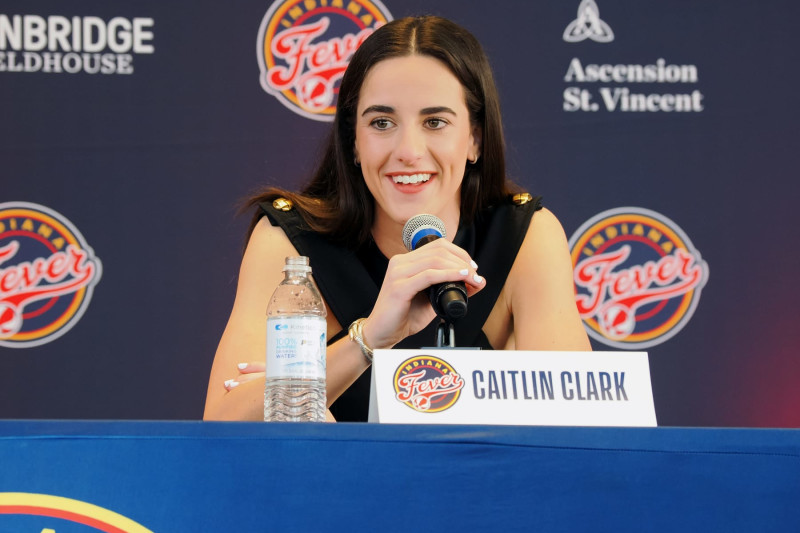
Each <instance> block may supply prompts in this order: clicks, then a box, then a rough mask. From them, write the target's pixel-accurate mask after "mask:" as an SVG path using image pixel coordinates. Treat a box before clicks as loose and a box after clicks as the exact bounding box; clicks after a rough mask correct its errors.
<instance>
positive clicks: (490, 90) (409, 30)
mask: <svg viewBox="0 0 800 533" xmlns="http://www.w3.org/2000/svg"><path fill="white" fill-rule="evenodd" d="M414 54H416V55H424V56H430V57H434V58H436V59H438V60H440V61H441V62H442V63H444V64H445V65H446V66H447V67H448V68H449V69H450V71H451V72H452V73H453V74H454V75H455V76H456V78H458V80H459V81H460V82H461V85H462V86H463V87H464V94H465V97H466V104H467V108H468V109H469V113H470V119H471V122H472V124H473V125H475V126H478V127H479V128H480V131H481V144H480V147H481V156H480V158H479V159H478V161H477V163H475V164H468V165H467V168H466V171H465V173H464V179H463V181H462V184H461V211H460V216H461V219H460V224H461V225H464V224H469V223H471V221H472V220H473V218H474V216H475V214H476V213H477V212H478V211H479V210H481V209H483V208H485V207H488V206H490V205H493V204H496V203H498V202H500V201H501V200H502V199H503V198H504V197H505V196H506V195H507V194H508V193H509V191H510V190H511V188H512V185H511V183H510V182H509V181H508V180H507V179H506V175H505V143H504V141H503V126H502V120H501V117H500V102H499V98H498V95H497V88H496V87H495V83H494V78H493V76H492V70H491V67H490V66H489V60H488V59H487V57H486V54H485V53H484V51H483V48H482V47H481V45H480V43H479V42H478V40H477V39H476V38H475V37H474V36H473V35H472V34H471V33H469V32H468V31H467V30H465V29H464V28H462V27H461V26H459V25H457V24H455V23H454V22H451V21H449V20H447V19H444V18H441V17H435V16H424V17H408V18H402V19H398V20H395V21H392V22H390V23H388V24H386V25H385V26H383V27H381V28H379V29H378V30H377V31H375V33H373V34H372V35H370V36H369V37H368V38H367V39H366V40H365V41H364V43H363V44H361V46H360V47H359V48H358V50H356V52H355V53H354V54H353V57H352V59H351V60H350V64H349V65H348V67H347V70H346V71H345V74H344V76H343V78H342V83H341V85H340V87H339V100H338V104H337V109H336V117H335V118H334V122H333V129H332V130H331V133H330V135H329V137H328V139H327V142H326V144H325V149H324V153H323V157H322V160H321V162H320V164H319V166H318V167H317V170H316V173H315V174H314V177H313V178H312V180H311V181H310V182H309V183H308V185H306V186H305V188H303V189H302V191H301V192H300V193H293V192H290V191H286V190H283V189H280V188H276V187H271V188H268V189H266V190H264V191H262V192H261V193H260V194H257V195H256V196H254V197H252V198H250V199H249V200H248V202H247V207H252V206H255V205H257V204H259V203H261V202H271V201H272V200H274V199H275V198H278V197H281V196H282V197H285V198H288V199H290V200H291V201H292V202H293V203H294V205H295V207H296V208H297V209H298V210H299V211H300V213H301V215H302V216H303V218H304V219H305V221H306V222H307V223H308V224H309V226H310V227H311V228H312V229H313V230H314V231H317V232H320V233H323V234H327V235H329V236H330V237H331V238H333V239H334V240H336V241H341V242H346V243H350V244H355V245H360V244H363V243H364V242H366V241H367V240H368V239H369V237H370V231H371V229H372V223H373V220H374V213H375V206H374V199H373V197H372V194H371V193H370V192H369V190H368V189H367V186H366V184H365V182H364V178H363V176H362V174H361V169H360V168H359V167H358V166H356V164H355V161H354V147H355V124H356V110H357V107H358V97H359V94H360V92H361V85H362V84H363V83H364V78H365V77H366V75H367V73H368V72H369V70H370V69H371V68H372V67H373V66H374V65H375V64H376V63H378V62H379V61H383V60H385V59H390V58H394V57H404V56H409V55H414ZM258 218H259V214H256V216H255V218H254V220H253V223H252V224H251V226H250V231H252V229H253V227H255V223H256V222H257V221H258Z"/></svg>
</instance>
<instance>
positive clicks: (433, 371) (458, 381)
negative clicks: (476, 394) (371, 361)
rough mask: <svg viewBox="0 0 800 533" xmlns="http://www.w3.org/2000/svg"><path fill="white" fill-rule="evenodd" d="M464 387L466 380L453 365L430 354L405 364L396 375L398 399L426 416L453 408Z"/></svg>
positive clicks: (398, 368)
mask: <svg viewBox="0 0 800 533" xmlns="http://www.w3.org/2000/svg"><path fill="white" fill-rule="evenodd" d="M463 387H464V380H463V379H462V378H461V376H460V375H459V374H458V372H456V371H455V370H454V369H453V367H452V366H450V364H448V363H447V362H446V361H444V360H443V359H439V358H438V357H432V356H429V355H421V356H418V357H412V358H411V359H408V360H406V361H404V362H403V363H402V364H401V365H400V366H399V367H397V371H396V372H395V373H394V390H395V398H397V399H398V401H401V402H403V403H405V404H406V405H407V406H409V407H411V408H412V409H414V410H415V411H419V412H422V413H438V412H440V411H444V410H445V409H449V408H450V407H452V406H453V405H454V404H455V403H456V402H457V401H458V397H459V396H460V395H461V389H462V388H463Z"/></svg>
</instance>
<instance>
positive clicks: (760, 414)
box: [0, 0, 800, 427]
mask: <svg viewBox="0 0 800 533" xmlns="http://www.w3.org/2000/svg"><path fill="white" fill-rule="evenodd" d="M336 4H337V3H336V1H335V0H330V2H327V1H326V2H323V1H321V0H320V1H316V2H314V1H312V2H297V1H295V2H283V1H281V0H277V1H275V2H270V1H256V0H241V1H238V2H235V3H234V4H231V5H227V6H224V7H223V6H222V5H221V4H220V3H219V2H214V1H210V0H199V1H195V2H179V3H176V2H169V3H163V2H155V1H151V0H144V1H137V2H133V1H124V2H113V3H109V2H99V1H91V0H70V1H68V2H55V1H45V0H39V1H36V2H23V1H19V0H6V1H4V2H3V5H2V7H0V102H2V104H0V105H2V114H1V115H0V116H1V117H2V118H0V418H89V419H98V418H108V419H197V418H200V417H201V415H202V409H203V401H204V397H205V390H206V385H207V377H208V373H209V370H210V365H211V361H212V359H213V355H214V351H215V349H216V343H217V342H218V340H219V337H220V335H221V333H222V330H223V328H224V326H225V321H226V320H227V316H228V313H229V312H230V308H231V305H232V302H233V296H234V291H235V286H236V285H235V284H236V276H237V270H238V264H239V260H240V256H241V249H242V245H243V238H244V232H245V228H246V226H247V222H248V217H247V216H239V217H237V216H236V212H237V209H238V206H239V204H240V201H241V200H242V199H243V198H244V197H246V196H247V195H248V194H250V193H251V192H252V191H253V190H254V189H256V188H257V187H259V186H261V185H264V184H280V185H283V186H288V187H298V186H299V185H300V184H301V183H302V181H303V180H304V179H305V178H306V177H307V176H308V173H309V171H310V170H311V169H312V168H313V166H314V162H315V160H316V159H317V155H318V149H319V146H320V143H321V140H322V139H323V137H324V135H325V134H326V132H327V130H328V128H329V123H328V122H325V121H324V120H320V119H321V118H324V116H325V112H326V111H325V109H326V107H325V105H324V104H325V102H326V100H325V96H326V92H325V91H326V89H330V87H331V86H330V85H326V83H327V82H331V81H335V77H334V78H333V79H332V80H331V79H328V80H322V81H320V80H319V79H316V78H314V79H311V80H310V81H309V82H308V83H306V84H305V85H303V86H302V87H299V88H298V89H297V91H296V92H293V89H291V90H290V89H284V90H282V91H280V90H273V93H278V94H280V95H281V96H280V97H278V96H275V94H271V93H270V92H268V91H267V90H266V89H265V86H266V87H269V83H268V81H267V80H266V79H261V78H264V76H262V74H261V69H260V63H263V64H264V65H266V67H270V66H272V67H276V66H278V67H280V66H281V65H283V66H284V67H285V66H286V65H289V64H290V63H288V62H287V61H288V60H286V59H285V58H284V59H281V58H280V57H278V56H276V55H273V54H272V53H271V52H270V50H271V49H270V46H269V45H270V43H269V42H267V46H266V51H265V41H264V39H269V38H270V36H277V37H280V36H281V35H283V34H281V32H284V31H286V30H289V29H291V28H297V27H299V26H301V25H302V24H311V23H314V22H316V21H319V20H320V19H322V18H324V17H328V18H329V20H330V21H331V22H330V28H328V29H327V30H326V31H327V33H325V34H323V35H322V36H320V37H316V38H315V39H316V40H314V41H309V42H310V43H311V44H312V45H313V44H315V43H317V44H318V43H321V42H323V41H326V40H328V41H326V42H333V41H331V39H336V38H339V39H340V42H341V43H344V42H345V39H344V37H345V36H346V35H347V34H352V35H355V34H357V33H358V31H359V29H360V28H369V27H371V26H370V25H374V23H375V22H376V21H379V20H380V19H381V17H384V18H387V19H389V18H398V17H401V16H405V15H409V14H420V13H433V14H439V15H443V16H446V17H449V18H452V19H454V20H455V21H457V22H459V23H461V24H463V25H464V26H466V27H467V28H468V29H470V30H471V31H472V32H473V33H475V34H476V36H477V37H478V38H479V39H480V40H481V42H482V43H483V44H484V46H485V49H486V51H487V53H488V55H489V56H490V59H491V60H492V64H493V67H494V70H495V75H496V79H497V83H498V86H499V89H500V93H501V103H502V107H503V111H504V117H505V128H506V136H507V144H508V164H509V165H508V166H509V172H510V175H511V177H512V178H513V179H514V180H515V181H516V182H518V183H519V184H521V185H523V186H524V187H525V188H526V189H528V190H529V191H531V192H532V193H535V194H541V195H543V196H544V198H545V204H546V205H547V206H548V207H549V208H550V209H551V210H552V211H553V212H554V213H555V214H556V215H557V216H558V217H559V219H560V220H561V221H562V223H563V225H564V228H565V231H566V233H567V236H568V237H572V242H573V244H574V245H575V246H576V249H575V256H576V261H578V260H581V259H583V258H586V257H589V256H591V255H592V254H595V253H598V254H599V253H601V252H602V251H613V249H615V248H614V247H615V246H617V247H619V246H622V245H625V243H626V242H628V244H629V247H631V248H632V250H633V252H636V251H637V248H636V246H639V245H642V243H644V244H643V245H644V246H645V248H646V247H647V246H649V247H650V248H649V249H650V250H655V252H658V253H655V252H652V253H651V256H652V257H653V260H654V261H655V260H656V259H658V258H661V257H665V256H667V255H669V253H670V252H671V251H672V250H673V246H675V247H676V248H681V247H683V248H681V249H686V250H688V253H691V254H694V255H692V257H693V258H694V259H692V261H693V262H694V263H695V264H696V265H697V266H698V269H699V268H700V267H701V266H702V267H703V268H702V272H701V271H700V270H698V272H701V278H702V279H701V281H700V282H699V284H697V285H695V286H693V287H692V288H691V291H689V292H683V293H680V294H678V293H677V292H676V293H675V294H673V295H672V296H670V298H672V300H671V301H669V302H667V301H664V302H658V301H656V302H652V301H651V302H650V303H649V304H648V305H645V306H640V307H638V308H637V309H633V310H632V309H630V308H628V309H627V311H629V312H630V313H634V312H635V313H636V316H635V317H633V316H632V315H630V313H629V315H630V316H629V315H626V314H625V313H624V312H623V311H625V309H622V311H621V310H620V309H621V308H620V307H619V306H611V307H609V308H608V311H607V313H606V314H605V315H602V317H601V315H596V316H595V317H594V318H592V317H591V316H587V319H586V320H587V327H588V328H589V329H590V330H592V331H593V332H594V334H593V337H592V338H593V341H592V342H593V346H594V348H595V349H598V350H615V349H626V347H629V348H631V349H639V348H637V346H638V345H636V344H635V343H633V344H626V342H629V341H630V340H631V339H634V338H637V339H642V341H641V342H640V344H639V345H641V346H644V347H643V348H641V349H644V350H646V351H648V352H649V354H650V365H651V374H652V379H653V389H654V396H655V402H656V410H657V415H658V420H659V424H660V425H689V426H695V425H697V426H777V427H800V409H798V408H797V406H798V405H800V387H797V385H796V384H797V383H798V380H800V361H798V360H797V357H796V353H797V351H798V348H800V334H799V333H798V329H800V328H798V327H797V324H798V322H799V321H798V319H799V318H800V313H799V312H798V310H797V306H796V304H797V301H798V296H800V293H799V291H798V287H797V285H795V283H794V281H793V280H794V277H795V275H796V274H797V272H798V266H800V265H798V263H800V261H799V260H798V259H799V258H800V252H799V251H798V250H797V248H796V246H795V244H796V242H797V240H798V239H797V237H798V230H797V227H798V222H800V217H798V214H797V208H796V207H795V205H794V203H795V201H796V198H797V197H798V192H799V191H798V189H799V188H800V187H799V186H798V184H797V179H796V174H797V167H798V160H799V159H800V158H799V157H798V155H797V152H798V150H797V145H798V141H800V131H798V123H800V112H798V107H797V106H796V105H795V102H796V100H797V96H796V94H795V92H796V89H797V87H798V82H800V76H798V73H797V65H798V64H800V61H798V60H799V59H800V57H798V56H800V53H798V50H799V48H798V46H797V43H796V30H795V26H796V22H795V21H796V20H797V19H798V17H799V16H800V7H798V5H797V4H796V3H795V2H789V1H788V0H771V1H768V2H763V3H759V4H755V3H753V2H749V1H745V0H732V1H728V2H724V3H702V2H682V1H678V0H658V1H656V0H640V1H636V2H632V1H622V0H596V1H591V0H584V1H580V0H568V1H559V2H522V1H500V2H478V1H467V2H465V1H456V0H426V1H424V2H423V1H422V0H411V1H405V0H404V1H402V2H401V1H390V0H386V1H385V2H384V4H379V3H377V2H368V1H366V0H364V1H359V2H355V1H352V2H351V1H347V2H344V3H342V6H343V7H342V8H339V7H337V5H336ZM292 9H295V11H292ZM348 9H350V11H349V13H350V15H346V14H344V13H345V12H348ZM574 21H577V22H578V24H571V23H573V22H574ZM565 30H571V31H565ZM270 32H272V33H270ZM337 32H338V33H337ZM277 37H276V38H277ZM281 61H283V63H281ZM309 64H310V62H309ZM104 70H105V71H108V72H107V73H104V72H103V71H104ZM94 71H98V72H96V73H94ZM304 91H305V92H304ZM298 95H300V96H298ZM653 95H655V96H653ZM304 97H308V98H309V100H308V102H307V103H306V104H305V107H302V106H300V105H299V104H296V103H293V102H292V99H293V98H294V99H295V100H297V99H298V98H304ZM320 103H322V104H323V105H322V106H321V108H319V109H317V108H316V107H315V108H313V109H312V105H316V106H318V107H319V104H320ZM328 107H329V106H328ZM612 210H613V211H612ZM607 211H611V215H614V216H618V217H621V218H618V220H617V219H615V220H617V221H616V222H613V223H611V222H610V223H609V224H612V226H613V228H616V229H615V230H614V231H627V229H628V228H629V229H630V230H631V232H633V231H634V229H633V228H634V227H635V225H636V221H637V220H642V218H641V217H642V216H644V215H642V213H644V214H645V215H646V218H647V220H649V222H648V223H649V224H650V229H652V228H655V229H656V230H660V231H662V233H663V232H664V231H666V230H671V231H672V232H674V233H675V235H677V236H676V237H675V238H673V239H672V241H670V242H669V243H667V240H664V239H666V237H665V238H664V239H662V240H658V241H657V244H654V243H653V242H645V241H647V239H646V238H645V236H642V235H637V236H636V238H635V239H633V238H631V239H629V240H628V241H626V240H625V239H622V240H620V239H617V240H615V241H613V243H614V244H607V245H605V246H606V248H602V247H598V246H595V245H588V244H587V246H589V248H587V249H588V250H590V252H591V253H589V252H583V251H582V250H583V249H579V248H577V246H578V245H579V243H581V242H584V244H585V241H589V239H590V238H591V236H592V234H591V231H593V230H592V228H591V227H589V226H591V224H589V225H587V223H588V222H589V221H591V220H592V219H593V218H594V217H596V216H598V215H599V214H601V213H605V212H607ZM611 215H609V216H611ZM637 216H638V217H639V218H637ZM600 218H601V219H602V217H600ZM598 220H600V219H598ZM26 221H27V222H26ZM613 224H616V225H613ZM626 224H629V225H626ZM42 226H44V227H45V228H44V229H42ZM612 226H603V227H602V228H601V229H602V231H605V233H604V235H605V239H606V240H608V241H609V243H610V242H611V239H610V237H611V234H610V233H609V231H610V230H609V227H612ZM623 227H624V228H626V229H625V230H623V229H622V228H623ZM50 230H55V232H56V234H57V235H56V234H52V233H51V234H48V235H44V234H43V232H44V233H47V232H48V231H50ZM598 231H600V230H598ZM647 231H649V229H648V228H647V227H645V232H647ZM37 235H38V236H37ZM58 235H60V237H59V236H58ZM598 235H599V233H598ZM58 238H61V239H62V240H61V241H57V239H58ZM581 239H583V241H581ZM679 241H680V242H679ZM688 241H690V243H689V242H688ZM589 242H590V241H589ZM598 242H599V241H598ZM13 243H17V244H13ZM67 243H71V244H72V248H69V246H67ZM636 243H639V244H636ZM665 243H666V244H665ZM676 243H677V244H676ZM59 244H60V245H61V246H59ZM592 246H594V247H593V248H592ZM659 246H660V248H659ZM601 248H602V249H601ZM69 250H72V252H70V251H69ZM81 250H82V252H80V251H81ZM640 252H641V250H640ZM59 253H61V254H62V255H61V256H58V255H57V254H59ZM70 253H72V254H73V255H70ZM3 254H5V255H3ZM582 254H583V255H582ZM632 254H633V253H632ZM653 254H655V255H653ZM633 255H635V254H633ZM633 255H632V257H633ZM48 257H49V258H51V259H49V260H48V259H47V258H48ZM642 257H645V258H646V257H648V256H647V254H644V255H642ZM37 258H42V259H40V263H39V264H40V265H41V264H45V266H49V267H50V268H51V270H52V272H51V273H50V274H52V275H50V277H48V276H47V275H45V274H43V272H45V270H46V268H45V270H42V269H41V268H40V270H39V271H38V272H39V275H38V277H37V274H36V272H37V270H36V268H37V267H36V265H37V263H36V259H37ZM42 261H49V262H47V263H42ZM644 261H645V260H644V259H643V260H642V261H641V264H640V266H642V265H644V264H645V263H644ZM68 263H69V264H70V265H72V267H74V268H72V270H69V269H66V267H64V266H63V265H65V264H68ZM634 263H635V261H634ZM26 265H27V266H26ZM87 265H89V266H91V268H89V266H87ZM635 266H636V265H635V264H633V263H631V264H627V265H621V266H620V267H619V268H620V269H624V268H625V267H628V268H629V270H628V271H629V272H633V271H634V270H635V268H634V267H635ZM631 268H633V270H630V269H631ZM642 268H643V267H642ZM59 269H61V270H64V272H62V273H61V274H60V275H59ZM576 271H577V267H576ZM3 276H5V277H3ZM26 276H27V277H26ZM70 281H75V283H76V284H79V283H83V285H80V288H78V289H75V288H73V289H69V288H68V287H66V285H68V284H69V282H70ZM680 281H681V280H680V279H672V280H670V282H669V283H670V284H673V285H675V284H679V283H680ZM59 284H63V285H65V288H63V291H66V292H63V293H58V292H56V289H54V288H53V286H56V287H60V285H59ZM664 284H667V283H666V281H664ZM656 285H657V284H656ZM656 285H652V286H650V287H649V288H648V287H645V288H642V291H644V292H642V294H644V295H645V296H646V294H645V293H646V292H647V291H652V290H653V288H654V287H656ZM670 286H672V285H670ZM38 290H45V291H48V290H49V291H50V292H49V293H46V297H44V296H41V295H38V296H36V295H34V292H36V291H38ZM70 290H71V291H72V292H69V291H70ZM581 290H583V289H580V288H579V289H578V293H579V294H580V293H581ZM607 296H608V297H609V298H611V297H612V296H613V294H611V291H610V289H609V291H608V294H607ZM617 296H619V295H617ZM37 298H38V299H37ZM611 299H613V298H611ZM612 303H613V302H612ZM265 304H266V302H265ZM626 317H627V318H628V319H630V320H632V321H629V322H626V321H625V320H623V319H625V318H626ZM634 318H635V319H634ZM604 320H605V321H606V322H602V321H604ZM648 321H650V322H648ZM601 322H602V324H609V325H610V326H609V327H610V328H611V330H613V331H615V333H614V334H613V335H615V336H613V335H612V337H613V338H609V339H608V342H606V341H604V340H603V338H602V334H601V333H602V331H604V330H603V327H604V326H603V327H601V325H598V324H601ZM613 328H617V329H616V330H614V329H613ZM626 328H627V329H626ZM631 328H634V329H633V330H631ZM626 336H627V337H626Z"/></svg>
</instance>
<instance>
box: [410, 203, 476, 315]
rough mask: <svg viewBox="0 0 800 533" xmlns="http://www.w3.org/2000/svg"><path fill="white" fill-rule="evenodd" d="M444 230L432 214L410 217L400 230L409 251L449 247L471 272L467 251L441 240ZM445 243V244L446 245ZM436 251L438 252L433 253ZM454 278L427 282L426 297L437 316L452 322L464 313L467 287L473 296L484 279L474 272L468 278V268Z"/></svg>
mask: <svg viewBox="0 0 800 533" xmlns="http://www.w3.org/2000/svg"><path fill="white" fill-rule="evenodd" d="M446 236H447V230H446V229H445V225H444V223H443V222H442V221H441V220H440V219H439V218H438V217H436V216H434V215H428V214H422V215H416V216H414V217H411V218H410V219H409V220H408V222H406V224H405V226H404V227H403V244H405V247H406V249H407V250H408V251H410V252H413V251H416V250H418V249H421V248H423V247H426V246H432V247H433V248H429V249H428V250H429V251H431V252H434V251H435V250H434V249H436V248H438V247H448V246H449V247H452V248H451V249H450V252H451V253H453V254H454V255H455V256H456V257H460V258H461V259H462V260H464V261H469V264H470V266H471V267H472V268H473V269H477V267H478V265H477V264H476V263H475V262H474V261H473V260H472V259H471V258H469V255H468V254H467V253H466V251H464V250H462V249H461V248H458V247H457V246H455V245H453V244H452V243H449V242H447V241H446V240H445V239H444V237H446ZM445 243H447V244H445ZM436 251H438V250H436ZM458 276H459V277H457V278H451V279H449V280H447V279H446V280H441V281H434V280H430V281H431V283H430V284H429V289H428V295H429V298H430V302H431V306H432V307H433V309H434V311H435V312H436V314H437V315H439V316H440V317H442V318H444V319H446V320H448V321H455V320H458V319H460V318H463V317H464V316H466V314H467V301H468V295H469V294H470V293H469V292H468V291H467V287H468V286H469V287H470V288H471V289H472V290H471V291H470V292H471V293H472V294H474V293H475V292H477V291H478V290H480V289H482V288H483V285H484V282H485V280H484V279H483V278H482V277H481V276H480V275H478V273H477V272H475V273H473V274H472V276H471V278H470V277H469V276H470V269H469V268H462V269H460V270H459V271H458Z"/></svg>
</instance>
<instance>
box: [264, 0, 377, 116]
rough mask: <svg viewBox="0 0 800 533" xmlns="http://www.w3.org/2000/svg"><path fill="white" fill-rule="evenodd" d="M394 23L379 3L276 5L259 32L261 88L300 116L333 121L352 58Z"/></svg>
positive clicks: (329, 0) (294, 0)
mask: <svg viewBox="0 0 800 533" xmlns="http://www.w3.org/2000/svg"><path fill="white" fill-rule="evenodd" d="M390 20H392V16H391V14H390V13H389V11H388V10H387V9H386V8H385V7H384V6H383V4H381V3H380V2H379V1H378V0H276V1H275V2H274V3H273V4H272V5H271V6H270V8H269V10H268V11H267V14H266V15H265V16H264V20H262V21H261V28H260V29H259V31H258V43H257V47H258V63H259V67H260V69H261V75H260V78H259V79H260V81H261V87H263V88H264V90H265V91H267V92H268V93H269V94H271V95H273V96H275V97H276V98H277V99H278V100H279V101H280V102H281V103H282V104H283V105H285V106H286V107H288V108H289V109H291V110H292V111H294V112H295V113H298V114H299V115H302V116H304V117H306V118H310V119H314V120H323V121H332V120H333V116H334V114H335V112H336V97H337V95H338V92H339V82H340V81H341V78H342V76H343V75H344V71H345V69H346V68H347V64H348V62H349V61H350V57H351V56H352V55H353V52H355V50H356V49H357V48H358V47H359V46H360V45H361V43H362V42H364V39H366V38H367V37H369V36H370V35H371V34H372V32H374V31H375V30H376V29H378V28H379V27H381V26H383V25H384V24H386V23H387V22H388V21H390Z"/></svg>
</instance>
